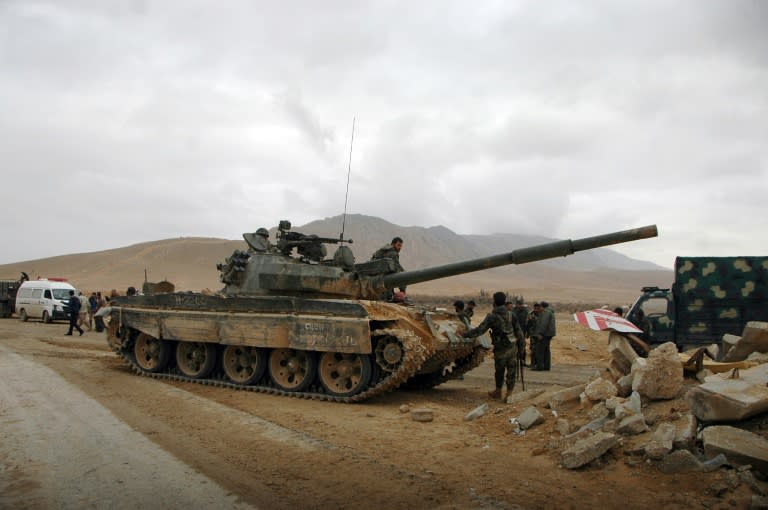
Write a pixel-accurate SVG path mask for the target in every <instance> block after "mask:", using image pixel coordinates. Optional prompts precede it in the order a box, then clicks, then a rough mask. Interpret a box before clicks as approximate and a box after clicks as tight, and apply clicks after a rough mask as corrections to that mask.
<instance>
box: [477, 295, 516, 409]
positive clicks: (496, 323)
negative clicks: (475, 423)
mask: <svg viewBox="0 0 768 510" xmlns="http://www.w3.org/2000/svg"><path fill="white" fill-rule="evenodd" d="M506 300H507V295H506V294H504V293H503V292H496V293H494V294H493V310H492V311H491V312H490V313H489V314H488V315H486V316H485V319H483V322H481V323H480V325H478V326H477V327H476V328H473V329H470V330H469V331H467V332H466V333H464V335H463V336H464V337H465V338H475V337H477V336H480V335H482V334H483V333H485V332H486V331H488V330H489V329H490V330H491V340H492V342H493V364H494V368H495V373H494V377H495V381H496V389H495V390H493V391H489V392H488V396H489V397H491V398H495V399H496V398H502V394H501V390H502V388H503V386H504V382H505V379H506V383H507V395H509V394H510V393H512V390H513V389H514V387H515V376H516V372H517V356H518V352H519V349H520V348H521V344H522V342H523V338H522V331H521V330H520V328H519V327H515V326H514V325H513V324H512V322H511V320H510V318H511V317H513V315H512V314H511V313H509V311H508V310H507V307H506V306H505V303H506ZM512 336H514V338H511V337H512ZM505 375H506V377H505ZM507 395H505V397H506V396H507Z"/></svg>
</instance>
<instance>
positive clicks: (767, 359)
mask: <svg viewBox="0 0 768 510" xmlns="http://www.w3.org/2000/svg"><path fill="white" fill-rule="evenodd" d="M747 361H754V362H755V363H761V364H762V363H768V353H765V352H753V353H752V354H750V355H749V356H747Z"/></svg>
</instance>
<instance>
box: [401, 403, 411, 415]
mask: <svg viewBox="0 0 768 510" xmlns="http://www.w3.org/2000/svg"><path fill="white" fill-rule="evenodd" d="M410 410H411V406H409V405H408V404H403V405H401V406H400V412H401V413H407V412H408V411H410Z"/></svg>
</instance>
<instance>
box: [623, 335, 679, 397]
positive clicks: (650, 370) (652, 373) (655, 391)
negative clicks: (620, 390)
mask: <svg viewBox="0 0 768 510" xmlns="http://www.w3.org/2000/svg"><path fill="white" fill-rule="evenodd" d="M641 360H642V361H645V363H640V361H641ZM682 387H683V366H682V364H681V363H680V356H679V355H678V353H677V346H675V344H674V343H672V342H667V343H664V344H661V345H660V346H658V347H656V348H655V349H653V350H651V352H650V353H649V354H648V358H647V359H643V358H638V359H637V360H635V363H634V364H633V365H632V390H633V391H636V392H638V393H639V394H640V395H641V396H643V397H646V398H649V399H651V400H657V399H670V398H675V397H676V396H677V395H679V394H680V390H682Z"/></svg>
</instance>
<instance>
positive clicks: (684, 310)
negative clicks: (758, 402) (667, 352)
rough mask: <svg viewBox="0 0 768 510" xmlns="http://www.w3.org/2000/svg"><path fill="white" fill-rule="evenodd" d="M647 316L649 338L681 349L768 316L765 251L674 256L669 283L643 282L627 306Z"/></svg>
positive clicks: (635, 316) (632, 316)
mask: <svg viewBox="0 0 768 510" xmlns="http://www.w3.org/2000/svg"><path fill="white" fill-rule="evenodd" d="M641 311H642V312H643V313H644V314H645V316H646V317H647V318H648V320H649V322H650V331H649V332H648V339H647V340H648V343H650V344H659V343H664V342H674V343H675V344H676V345H677V346H678V349H679V350H681V351H682V350H688V349H691V348H695V347H702V346H707V345H710V344H712V343H716V344H719V343H720V342H721V341H722V338H723V335H724V334H726V333H729V334H732V335H741V333H742V331H743V330H744V326H746V324H747V322H749V321H768V257H767V256H762V257H748V256H744V257H683V256H681V257H677V258H676V259H675V281H674V283H673V284H672V287H671V288H659V287H643V289H642V295H640V297H639V298H637V300H636V301H635V303H634V304H633V305H632V307H631V308H630V309H629V311H628V312H627V316H626V317H627V319H628V320H630V321H632V322H634V323H635V324H639V323H640V312H641Z"/></svg>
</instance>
